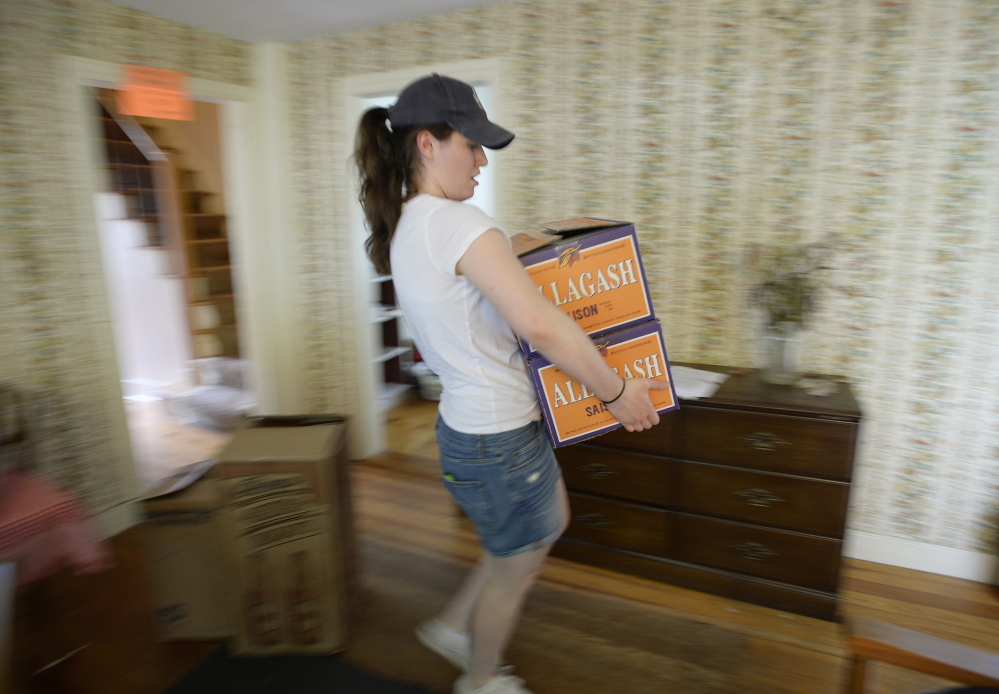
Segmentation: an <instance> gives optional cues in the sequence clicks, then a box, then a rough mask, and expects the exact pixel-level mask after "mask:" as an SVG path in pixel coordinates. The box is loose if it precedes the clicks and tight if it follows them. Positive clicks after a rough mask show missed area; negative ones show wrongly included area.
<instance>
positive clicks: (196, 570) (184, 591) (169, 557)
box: [143, 478, 233, 641]
mask: <svg viewBox="0 0 999 694" xmlns="http://www.w3.org/2000/svg"><path fill="white" fill-rule="evenodd" d="M143 503H144V507H145V513H146V523H145V528H144V533H143V539H144V541H145V549H146V561H147V562H148V564H147V569H148V572H149V580H150V597H151V599H152V601H153V612H154V615H155V617H156V625H157V627H158V630H159V636H160V639H161V640H163V641H187V640H199V639H206V640H214V639H222V638H227V637H229V636H231V635H232V633H233V624H232V617H231V615H230V613H229V603H228V599H227V597H226V593H227V591H228V586H227V585H226V577H225V572H224V571H223V570H222V566H221V564H220V563H219V561H218V557H219V551H220V548H221V540H222V529H221V522H220V509H219V498H218V489H217V488H216V486H215V482H214V481H213V480H211V479H204V478H202V479H200V480H198V481H196V482H194V483H193V484H191V485H189V486H187V487H184V488H183V489H181V490H179V491H175V492H173V493H169V494H164V495H162V496H155V497H153V498H149V499H146V500H145V501H144V502H143Z"/></svg>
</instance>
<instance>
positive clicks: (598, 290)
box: [527, 235, 652, 333]
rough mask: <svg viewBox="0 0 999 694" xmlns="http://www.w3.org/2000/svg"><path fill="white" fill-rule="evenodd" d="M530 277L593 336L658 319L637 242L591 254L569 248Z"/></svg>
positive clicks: (600, 247) (613, 243)
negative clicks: (653, 308)
mask: <svg viewBox="0 0 999 694" xmlns="http://www.w3.org/2000/svg"><path fill="white" fill-rule="evenodd" d="M527 272H528V274H529V275H530V276H531V278H532V279H533V280H534V283H535V284H536V285H538V289H539V290H540V291H541V293H542V294H543V295H544V296H545V297H546V298H547V299H548V300H549V301H551V302H552V303H553V304H554V305H555V306H557V307H558V308H560V309H561V310H562V311H564V312H565V313H566V314H568V315H569V317H570V318H572V319H573V320H575V321H576V322H577V323H578V324H579V326H580V327H581V328H582V329H583V330H584V331H585V332H587V333H598V332H601V331H605V330H611V329H613V328H615V327H616V326H619V325H622V324H624V323H628V322H632V321H636V320H642V319H644V318H651V317H652V307H651V305H650V303H649V298H648V292H647V289H646V286H645V280H644V278H643V277H642V265H641V262H640V261H639V259H638V247H637V245H636V243H635V238H634V236H631V235H628V236H625V237H623V238H618V239H612V240H609V241H607V242H605V243H600V244H597V245H594V246H591V247H589V248H581V247H580V244H573V243H572V242H568V243H567V245H566V246H565V247H564V248H563V249H562V250H561V252H560V253H559V255H558V256H556V257H554V258H551V259H549V260H544V261H541V262H538V263H535V264H533V265H529V266H527Z"/></svg>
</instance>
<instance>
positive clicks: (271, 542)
mask: <svg viewBox="0 0 999 694" xmlns="http://www.w3.org/2000/svg"><path fill="white" fill-rule="evenodd" d="M346 429H347V425H346V423H345V421H344V420H343V418H342V417H337V416H335V415H334V416H325V417H324V416H314V417H297V418H296V417H276V418H264V419H262V420H260V421H258V422H257V426H253V427H250V428H247V429H240V430H237V431H236V432H235V434H234V435H233V438H232V440H231V441H230V443H229V445H228V446H226V448H225V449H224V450H223V451H222V453H221V454H220V456H219V463H218V465H217V466H216V468H215V470H214V471H213V473H214V476H215V477H216V478H217V479H218V480H219V485H220V489H221V491H222V495H223V502H224V508H223V513H222V518H223V528H224V538H223V546H224V555H225V559H226V562H227V564H228V566H229V571H230V573H231V576H232V583H231V587H230V604H231V609H232V612H233V615H234V622H235V636H234V638H233V640H232V643H231V648H230V652H232V653H234V654H237V655H276V654H287V653H300V654H309V653H313V654H316V653H335V652H338V651H341V650H343V649H344V648H346V642H347V629H348V624H349V621H350V613H351V611H352V605H353V601H354V595H355V593H356V591H355V580H356V579H355V560H354V536H353V525H352V518H351V502H350V483H349V469H348V460H347V447H346Z"/></svg>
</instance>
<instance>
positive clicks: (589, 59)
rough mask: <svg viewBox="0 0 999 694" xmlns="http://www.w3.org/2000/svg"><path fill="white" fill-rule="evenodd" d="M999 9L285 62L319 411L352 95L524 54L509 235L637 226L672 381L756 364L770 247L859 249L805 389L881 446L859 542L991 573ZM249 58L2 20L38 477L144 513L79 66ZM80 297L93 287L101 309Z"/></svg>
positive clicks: (479, 13) (15, 345) (343, 314)
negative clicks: (343, 87)
mask: <svg viewBox="0 0 999 694" xmlns="http://www.w3.org/2000/svg"><path fill="white" fill-rule="evenodd" d="M997 35H999V0H911V1H902V2H883V1H881V0H849V1H848V0H704V1H703V2H696V3H693V2H679V1H664V0H605V1H604V2H594V1H588V0H521V1H520V2H510V3H503V4H496V5H491V6H487V7H481V8H476V9H471V10H463V11H459V12H453V13H448V14H442V15H436V16H433V17H429V18H426V19H423V20H420V21H414V22H406V23H399V24H394V25H390V26H386V27H381V28H377V29H370V30H365V31H358V32H352V33H348V34H342V35H334V36H330V37H327V38H324V39H321V40H316V41H309V42H302V43H295V44H290V45H289V46H288V53H289V63H288V90H289V91H288V93H289V103H288V109H289V116H290V121H291V128H292V133H291V135H292V148H293V150H292V153H291V154H292V158H293V167H292V171H293V173H292V176H293V179H292V185H293V190H294V207H295V214H296V215H297V227H298V229H297V231H298V238H299V239H300V245H299V247H298V249H297V251H298V257H299V268H300V278H301V285H302V296H301V302H302V305H301V307H300V308H301V309H302V311H301V314H302V315H303V316H304V317H305V318H304V324H303V326H302V331H301V334H302V335H303V336H304V340H303V342H302V346H301V349H302V355H303V356H302V369H303V371H304V373H303V376H304V378H302V379H301V381H302V382H303V383H305V384H307V385H306V387H307V389H308V390H307V393H306V409H308V410H309V411H330V410H336V411H349V410H350V407H351V403H352V402H356V397H357V384H356V380H355V373H356V370H357V365H356V364H354V363H352V360H351V355H353V353H354V349H353V344H352V341H351V336H350V331H349V330H345V329H344V326H345V325H350V323H351V320H350V316H351V313H352V305H351V301H350V295H351V292H352V288H351V287H350V286H348V281H349V277H350V275H351V273H349V272H347V263H349V262H350V258H351V250H352V249H351V245H350V244H351V239H350V234H349V232H348V231H347V229H348V228H349V227H348V221H347V220H348V215H347V210H346V209H344V206H343V198H344V195H343V191H344V190H346V186H347V185H348V181H349V179H348V177H349V176H350V168H349V163H348V158H349V152H347V151H346V149H345V146H344V144H343V143H342V142H341V135H340V133H341V131H342V127H343V123H342V119H343V117H344V116H343V114H342V112H341V111H340V107H339V106H338V104H337V103H336V99H335V95H336V93H337V91H336V90H337V89H338V86H339V84H340V82H339V81H340V80H342V79H343V78H345V77H350V76H357V75H364V74H368V73H372V72H378V71H389V70H396V69H401V68H404V67H411V66H414V65H431V64H434V63H438V64H439V63H446V62H452V61H458V60H469V59H475V58H493V57H502V58H504V59H505V60H506V61H507V65H508V68H509V72H508V74H507V80H508V88H507V89H506V90H505V93H503V94H501V95H499V96H500V98H502V99H504V101H505V103H506V110H507V113H509V114H510V118H509V119H508V120H507V122H505V123H504V125H507V126H508V127H510V128H511V129H512V130H514V131H515V132H516V133H517V136H518V138H517V140H515V142H514V144H513V145H512V146H511V147H510V148H509V149H508V150H506V151H505V152H504V157H505V158H504V167H505V168H504V170H503V173H502V176H501V179H500V182H499V183H500V185H501V186H502V187H503V188H504V191H505V192H506V193H507V194H506V199H507V201H508V202H509V204H508V206H507V207H506V208H504V209H502V210H501V211H500V214H499V217H500V221H501V223H503V225H504V226H506V228H507V229H509V230H516V229H519V228H525V227H529V226H531V225H533V224H535V223H537V222H540V221H546V220H551V219H557V218H561V217H566V216H574V215H578V214H589V215H597V216H604V217H611V218H617V219H627V220H631V221H634V222H635V223H636V225H637V228H638V230H639V236H640V241H641V244H642V252H643V256H644V258H645V261H646V264H647V266H648V270H649V274H650V278H651V282H652V290H653V296H654V300H655V304H656V307H657V311H658V313H659V314H660V316H661V317H662V319H663V323H664V332H665V335H666V339H667V346H668V349H669V352H670V356H671V357H672V359H674V360H678V361H679V360H683V361H695V362H705V363H722V364H732V365H746V366H748V365H752V364H753V360H754V354H753V337H754V331H753V321H752V316H751V312H750V311H749V310H748V309H747V305H746V295H747V289H748V285H747V282H748V280H747V277H746V272H745V267H744V265H745V259H746V251H747V248H749V247H750V246H751V245H752V244H754V243H777V242H791V241H810V240H815V239H819V238H824V237H825V235H826V234H831V233H835V234H837V235H838V238H839V240H840V241H839V248H838V252H837V253H836V254H835V255H834V257H833V268H832V270H831V272H830V282H829V284H828V286H827V288H826V291H825V292H824V293H823V295H822V304H821V308H820V311H819V313H818V314H817V315H816V317H815V320H814V321H813V322H812V325H811V327H810V328H809V329H808V331H807V332H806V333H805V357H804V361H805V367H806V368H808V369H813V370H817V371H822V372H826V373H833V374H840V375H843V376H844V377H847V378H849V379H850V380H851V381H852V382H853V383H854V387H855V390H856V392H857V394H858V396H859V399H860V401H861V403H862V406H863V408H864V412H865V416H866V423H865V426H864V434H863V442H862V448H861V453H860V457H859V459H858V461H857V464H858V466H857V474H856V482H857V486H856V489H855V493H854V496H853V500H852V503H853V513H852V517H851V524H852V527H853V528H854V529H855V530H861V531H865V532H869V533H873V534H875V535H880V536H886V537H891V538H901V539H909V540H915V541H918V542H925V543H930V544H934V545H939V546H945V547H951V548H955V549H965V550H972V551H987V550H989V548H990V547H992V546H993V542H994V540H993V537H994V534H995V532H996V530H997V526H999V520H997V512H996V507H997V504H999V449H997V445H999V443H997V442H999V370H997V369H995V368H994V364H995V361H996V359H995V351H996V350H995V347H994V345H996V344H999V315H997V313H999V273H997V272H995V268H997V267H999V175H997V174H999V151H997V148H999V137H997V135H999V122H997V116H999V42H997V41H996V40H995V37H996V36H997ZM250 53H251V47H250V46H248V45H247V44H243V43H240V42H238V41H234V40H230V39H227V38H224V37H221V36H217V35H213V34H208V33H206V32H201V31H199V30H195V29H191V28H188V27H184V26H181V25H178V24H175V23H172V22H168V21H165V20H160V19H156V18H153V17H151V16H149V15H145V14H143V13H140V12H135V11H132V10H128V9H125V8H122V7H119V6H117V5H113V4H111V3H109V2H106V1H105V0H26V1H20V0H0V164H2V167H0V175H2V176H3V178H2V187H0V278H2V279H3V281H4V287H5V289H6V294H5V298H4V300H3V301H0V353H2V354H3V359H0V380H4V381H9V382H14V383H15V384H20V385H22V386H23V387H25V388H26V389H27V390H28V391H29V393H30V395H31V396H32V399H33V402H34V403H35V404H34V412H35V414H36V415H37V417H36V422H35V425H34V426H35V428H36V432H37V433H38V434H39V436H38V439H39V449H40V450H39V458H40V460H41V463H42V465H43V466H44V467H45V469H46V470H48V471H50V472H52V473H53V474H55V475H56V476H58V477H59V478H60V479H61V480H63V481H64V482H66V483H67V484H70V485H72V486H74V487H75V488H76V489H78V490H80V491H81V492H82V493H83V494H85V495H86V496H87V498H88V499H89V500H90V501H91V503H92V504H93V505H94V506H95V507H96V508H102V507H107V506H111V505H113V504H116V503H120V502H121V501H122V500H124V499H126V498H127V496H128V490H127V489H125V484H126V483H125V481H123V480H122V479H121V473H120V470H121V462H120V461H116V460H114V459H113V458H114V456H115V455H116V453H115V450H116V449H115V448H114V447H113V445H112V441H113V440H114V439H115V438H116V437H119V436H120V434H121V431H122V430H123V428H124V422H123V421H122V420H121V418H120V414H116V412H118V411H117V410H115V409H114V408H113V407H111V405H110V404H108V403H104V402H103V401H101V400H100V398H95V394H100V393H103V392H107V384H104V383H102V382H101V379H102V378H103V376H102V375H101V374H104V373H107V368H106V367H107V360H108V359H109V358H110V357H109V356H108V355H109V353H110V350H111V344H112V341H111V332H110V330H109V328H108V325H107V320H108V319H107V316H106V309H105V308H104V298H103V296H100V295H99V292H98V291H96V290H94V287H99V286H100V284H99V282H95V281H94V278H95V277H98V276H99V273H100V272H101V269H100V263H99V259H98V256H97V251H96V244H95V243H94V240H93V239H92V238H90V237H89V236H88V235H87V233H88V232H89V230H90V228H91V226H90V225H91V222H90V221H89V219H88V215H90V214H91V212H90V211H89V210H79V209H75V207H74V206H73V205H70V204H68V203H67V200H68V199H69V198H67V193H72V192H73V191H75V190H76V187H77V186H81V185H82V181H81V180H80V178H81V177H80V175H79V174H80V172H78V171H72V170H71V169H68V168H67V166H66V152H67V151H68V149H69V147H68V145H67V142H66V138H67V137H69V135H68V133H69V132H70V129H69V128H67V126H66V124H65V122H64V121H65V106H64V104H62V103H61V101H60V96H59V94H58V89H57V87H56V86H57V83H58V74H57V66H56V57H57V56H58V55H60V54H67V55H74V56H83V57H87V58H93V59H97V60H102V61H108V62H122V63H139V64H145V65H151V66H155V67H161V68H168V69H175V70H181V71H184V72H186V73H188V74H190V75H193V76H195V77H204V78H208V79H212V80H215V81H221V82H229V83H233V84H239V85H249V84H250V83H251V78H250V65H251V55H250ZM81 288H84V289H83V290H81Z"/></svg>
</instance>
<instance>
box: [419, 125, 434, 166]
mask: <svg viewBox="0 0 999 694" xmlns="http://www.w3.org/2000/svg"><path fill="white" fill-rule="evenodd" d="M436 143H437V138H435V137H434V136H433V135H432V134H431V133H430V131H429V130H421V131H420V132H418V133H416V149H417V151H419V153H420V155H421V156H423V157H426V158H427V159H433V158H434V145H435V144H436Z"/></svg>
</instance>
